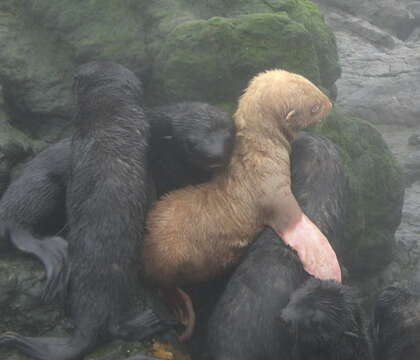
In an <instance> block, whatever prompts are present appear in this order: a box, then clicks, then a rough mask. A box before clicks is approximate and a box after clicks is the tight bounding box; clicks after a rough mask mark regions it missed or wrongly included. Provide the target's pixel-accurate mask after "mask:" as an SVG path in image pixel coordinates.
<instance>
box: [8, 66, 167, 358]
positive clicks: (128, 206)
mask: <svg viewBox="0 0 420 360" xmlns="http://www.w3.org/2000/svg"><path fill="white" fill-rule="evenodd" d="M75 90H76V95H77V103H78V114H77V116H76V131H75V134H74V136H73V138H72V139H71V145H70V150H71V155H70V175H69V182H68V186H67V189H66V212H67V218H68V226H69V233H68V236H67V239H68V243H69V245H68V262H67V267H66V271H64V272H62V273H64V274H66V276H67V277H68V279H69V280H68V284H69V285H68V298H67V301H68V303H69V308H70V311H71V315H72V318H73V320H74V323H75V331H74V334H73V335H72V336H71V337H69V338H30V337H22V336H20V335H18V334H13V333H6V334H3V335H2V336H0V345H5V346H11V347H17V348H19V349H21V350H22V351H23V352H25V353H26V354H27V355H29V356H30V357H33V358H35V359H39V360H50V359H52V358H54V359H56V360H73V359H80V358H81V357H82V356H83V355H84V354H86V353H87V352H89V351H90V350H91V349H92V348H93V347H94V346H95V344H96V343H97V342H98V341H100V340H103V339H104V338H105V339H106V338H109V337H118V338H127V339H128V338H137V339H139V340H140V339H143V338H144V337H147V336H150V335H152V334H153V333H154V332H156V331H162V330H164V329H166V328H168V326H165V325H163V324H162V325H163V326H161V324H160V321H159V319H158V318H157V317H156V316H155V315H154V314H153V313H148V312H146V313H144V314H140V315H139V316H137V317H135V318H130V319H129V316H130V315H132V314H129V311H130V300H131V295H132V294H133V292H134V290H135V289H136V288H137V286H138V276H137V274H138V270H139V264H138V261H137V257H136V256H135V254H136V253H137V252H138V251H139V248H140V243H141V241H142V237H143V231H144V220H145V215H146V211H147V209H148V206H149V204H150V202H151V200H153V199H151V198H150V197H149V195H148V194H150V187H149V186H150V178H149V175H148V163H147V157H148V142H149V124H148V122H147V119H146V117H145V114H144V112H143V108H142V97H143V93H142V86H141V83H140V81H139V80H138V79H137V78H136V76H135V75H134V74H133V73H132V72H131V71H129V70H128V69H126V68H124V67H122V66H121V65H118V64H114V63H110V62H93V63H88V64H85V65H83V66H82V67H81V68H80V69H79V71H78V73H77V75H76V80H75ZM132 219H135V221H132ZM11 236H12V237H13V234H11ZM18 238H20V239H24V236H20V237H19V236H18ZM24 244H26V243H25V242H24ZM63 282H64V283H66V281H63Z"/></svg>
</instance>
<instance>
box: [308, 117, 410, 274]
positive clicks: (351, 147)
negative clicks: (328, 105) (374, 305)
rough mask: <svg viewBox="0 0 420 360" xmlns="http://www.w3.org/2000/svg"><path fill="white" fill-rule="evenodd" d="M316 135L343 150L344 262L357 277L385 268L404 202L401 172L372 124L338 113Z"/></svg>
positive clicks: (327, 120)
mask: <svg viewBox="0 0 420 360" xmlns="http://www.w3.org/2000/svg"><path fill="white" fill-rule="evenodd" d="M315 132H317V133H319V134H321V135H324V136H326V137H328V138H330V139H331V140H332V141H333V142H334V143H336V144H337V145H338V147H339V150H340V152H341V155H342V157H343V160H344V163H345V166H346V168H347V173H348V176H349V183H350V190H351V196H350V199H349V204H348V205H347V215H346V222H345V223H346V238H345V239H344V247H343V260H344V262H345V265H346V267H347V268H348V269H349V270H350V275H352V276H353V277H356V278H357V277H366V276H369V275H372V274H375V273H377V272H378V271H380V270H381V269H383V267H384V266H386V265H387V264H388V263H389V262H390V260H391V256H392V250H393V247H394V244H395V239H394V234H395V231H396V229H397V227H398V226H399V224H400V221H401V211H402V205H403V199H404V183H403V178H402V170H401V168H400V166H399V165H398V163H397V161H396V159H395V158H394V156H393V155H392V154H391V152H390V150H389V148H388V146H387V145H386V143H385V141H384V139H383V138H382V136H381V134H380V133H379V132H378V131H377V130H376V129H375V128H374V127H373V126H372V125H371V124H370V123H368V122H366V121H364V120H361V119H358V118H355V117H347V116H343V115H340V114H339V113H338V112H337V111H334V112H333V113H332V114H331V115H330V116H329V117H328V118H327V119H326V120H325V121H324V122H322V123H321V124H320V125H318V126H317V127H316V128H315Z"/></svg>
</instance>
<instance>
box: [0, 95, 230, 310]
mask: <svg viewBox="0 0 420 360" xmlns="http://www.w3.org/2000/svg"><path fill="white" fill-rule="evenodd" d="M146 115H147V118H148V119H149V122H150V130H151V150H150V152H149V159H148V163H149V166H150V172H151V174H152V177H153V184H154V186H155V188H156V192H157V196H158V197H160V196H161V195H163V194H164V193H166V192H168V191H171V190H175V189H178V188H180V187H182V186H186V185H190V184H198V183H201V182H205V181H208V180H209V179H210V178H211V176H212V175H213V174H214V173H216V172H217V171H218V170H219V169H220V168H221V167H223V166H225V164H226V162H228V160H229V159H230V156H231V152H232V147H233V143H234V138H235V127H234V123H233V120H232V118H231V117H230V116H229V115H228V114H227V113H225V112H224V111H222V110H220V109H218V108H217V107H215V106H212V105H210V104H206V103H200V102H186V103H179V104H171V105H166V106H158V107H155V108H150V109H147V110H146ZM70 160H71V139H63V140H61V141H59V142H58V143H56V144H53V145H50V146H49V147H47V148H46V149H44V150H43V151H41V152H40V153H39V154H37V155H36V156H35V157H34V158H33V159H31V160H30V161H29V162H27V164H25V166H24V167H23V169H22V173H21V174H20V176H19V177H18V178H17V179H16V180H14V181H13V182H12V183H11V184H10V185H9V187H8V188H7V190H6V192H5V193H4V194H3V197H2V198H1V199H0V240H1V239H5V238H9V239H10V240H11V242H12V243H13V245H14V246H15V247H17V248H18V249H20V250H21V251H23V252H26V253H29V254H32V255H34V256H35V257H37V258H38V259H39V260H40V261H41V262H42V263H43V264H44V267H45V270H46V274H47V280H46V287H45V291H44V292H43V294H42V299H43V300H44V301H45V302H51V301H52V300H53V299H54V298H55V297H57V295H58V294H60V293H61V292H62V291H63V287H65V283H64V282H63V279H62V278H61V277H62V272H61V269H62V267H63V263H64V262H65V261H66V258H67V242H66V241H64V240H63V239H62V238H61V237H60V236H64V237H66V234H67V227H66V216H65V197H66V189H67V185H68V181H69V177H70V167H71V164H70ZM10 232H11V234H12V236H9V235H10ZM56 235H60V236H56ZM40 239H42V240H40Z"/></svg>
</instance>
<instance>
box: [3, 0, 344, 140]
mask: <svg viewBox="0 0 420 360" xmlns="http://www.w3.org/2000/svg"><path fill="white" fill-rule="evenodd" d="M222 16H223V17H222ZM115 24H119V26H118V27H115ZM267 34H270V36H267ZM0 46H1V48H2V51H1V53H0V80H1V81H2V83H3V84H4V93H5V97H6V100H7V103H8V104H9V107H10V109H11V113H12V117H11V120H12V122H13V124H17V125H19V126H20V127H21V128H23V129H24V130H25V131H26V132H27V133H28V134H31V136H36V137H37V138H43V139H47V140H55V139H57V138H60V137H63V135H64V134H65V133H66V132H68V131H70V130H71V125H72V124H71V118H72V112H73V111H72V109H73V105H72V101H71V94H70V88H71V86H70V84H71V78H72V73H73V71H74V69H75V68H76V67H77V66H78V65H79V64H81V63H83V62H87V61H89V60H93V59H95V60H96V59H111V60H115V61H118V62H120V63H122V64H123V65H126V66H128V67H129V68H130V69H132V70H133V71H135V72H136V73H137V74H139V75H141V76H142V77H143V78H144V79H145V80H146V81H145V82H146V94H147V95H148V100H149V103H154V104H158V103H168V102H173V101H176V100H180V99H181V100H184V101H185V100H193V99H195V100H202V101H209V102H213V103H222V102H230V101H234V100H236V98H237V96H238V95H239V94H240V92H241V91H242V89H243V87H244V86H245V85H246V83H247V81H248V80H249V79H250V78H251V77H252V76H253V75H254V74H255V73H257V72H259V71H262V70H264V69H267V68H273V67H282V68H286V69H289V70H293V71H296V72H299V73H302V74H304V75H306V76H307V77H309V78H310V79H311V80H313V81H314V82H316V83H317V84H318V85H322V86H323V87H325V88H327V89H328V88H330V87H331V86H333V84H334V82H335V80H336V79H337V78H338V76H339V74H340V66H339V64H338V57H337V51H336V45H335V39H334V36H333V35H332V33H331V31H330V30H329V28H328V27H327V26H326V25H325V23H324V21H323V17H322V15H321V13H320V12H319V9H318V8H317V7H316V6H315V5H313V4H312V3H310V2H307V1H304V0H270V1H265V2H262V1H260V0H243V1H232V2H230V3H229V4H227V3H226V1H225V0H215V1H212V2H211V4H210V3H209V2H208V1H204V0H201V1H195V2H194V3H192V2H184V1H169V0H160V1H153V2H152V1H151V2H128V1H123V0H116V1H105V2H95V1H89V2H81V3H74V1H71V0H58V1H53V2H51V1H47V0H31V1H28V2H21V1H16V0H15V1H13V0H4V2H3V3H2V5H1V6H0ZM292 49H293V50H292Z"/></svg>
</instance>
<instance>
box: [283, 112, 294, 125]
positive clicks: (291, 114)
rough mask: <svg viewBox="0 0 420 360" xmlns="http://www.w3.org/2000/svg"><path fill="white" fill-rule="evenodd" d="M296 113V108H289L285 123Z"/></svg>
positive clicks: (289, 121) (290, 120)
mask: <svg viewBox="0 0 420 360" xmlns="http://www.w3.org/2000/svg"><path fill="white" fill-rule="evenodd" d="M295 115H296V110H290V111H289V112H288V113H287V115H286V119H285V121H286V123H287V124H290V123H291V122H292V120H293V117H294V116H295Z"/></svg>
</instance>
